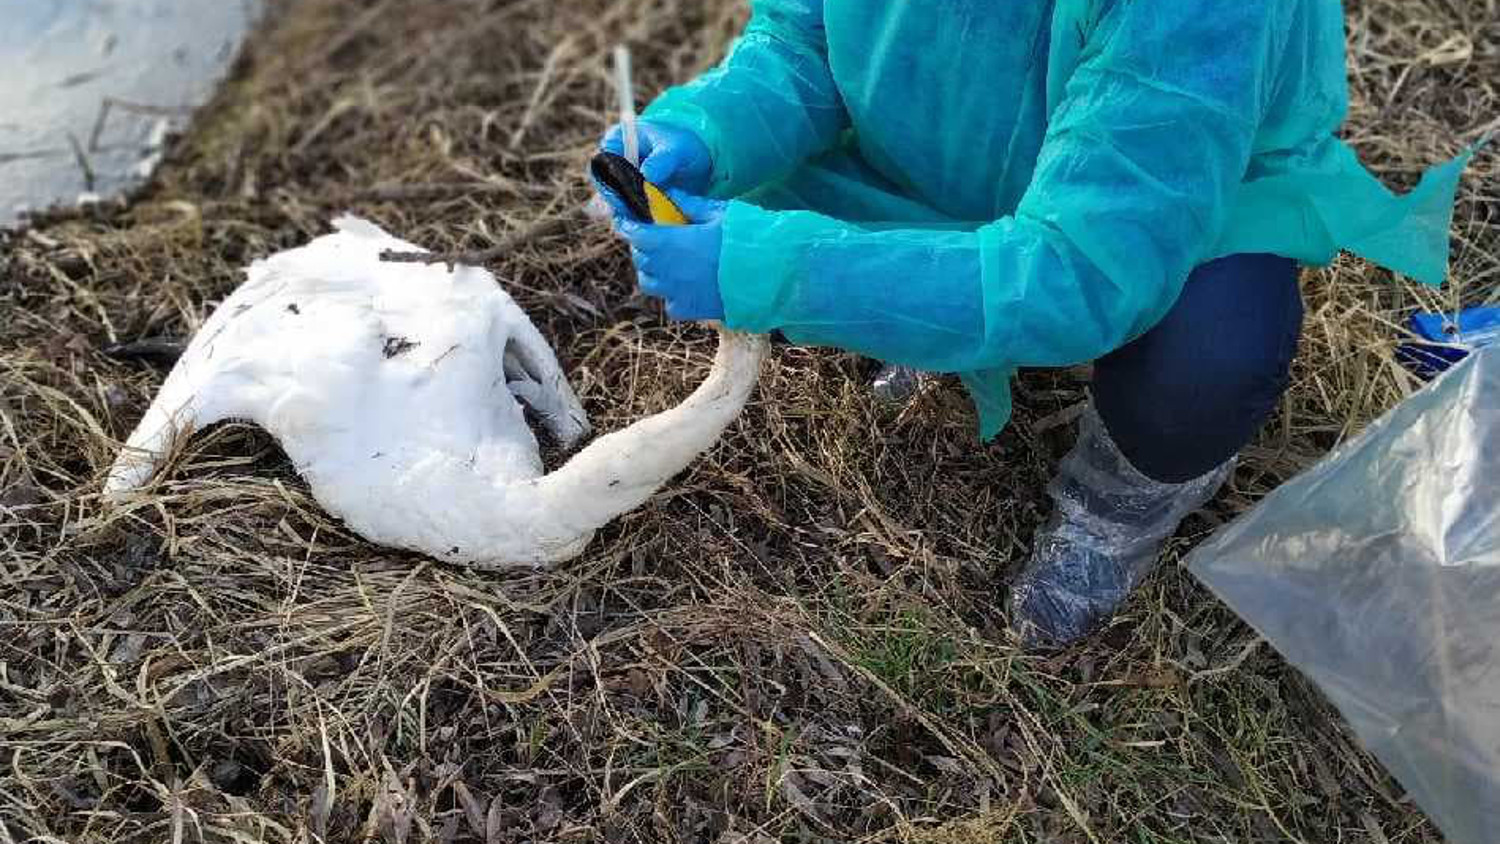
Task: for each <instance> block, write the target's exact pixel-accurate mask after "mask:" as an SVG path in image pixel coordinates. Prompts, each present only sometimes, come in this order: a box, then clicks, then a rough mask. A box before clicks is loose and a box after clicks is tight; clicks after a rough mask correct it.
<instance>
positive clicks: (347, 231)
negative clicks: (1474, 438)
mask: <svg viewBox="0 0 1500 844" xmlns="http://www.w3.org/2000/svg"><path fill="white" fill-rule="evenodd" d="M334 225H335V227H336V228H337V230H338V231H337V232H336V233H334V234H330V235H326V236H323V237H320V238H317V239H315V240H313V241H312V242H311V243H309V244H307V245H306V246H303V247H300V248H297V249H292V250H289V251H286V252H282V253H279V254H277V255H274V256H272V257H270V258H268V259H265V260H261V261H257V262H255V263H254V264H253V265H252V266H251V267H250V268H249V270H248V279H247V280H246V282H245V283H244V284H243V285H242V286H241V287H239V289H237V290H235V291H234V293H233V294H232V295H230V297H229V298H228V299H226V300H225V301H224V302H223V304H221V305H220V306H219V307H218V308H217V309H216V310H215V311H214V313H213V314H212V316H210V318H209V319H208V321H207V322H205V323H204V325H203V327H202V329H201V330H200V331H199V332H198V333H197V335H196V336H195V337H194V338H193V340H192V342H191V344H189V346H188V348H187V350H186V352H185V353H184V354H183V356H182V358H181V359H180V360H179V361H178V363H177V365H176V367H175V368H174V369H173V370H172V373H171V374H170V375H169V376H168V378H167V380H166V383H165V384H164V385H163V386H162V389H161V391H160V393H159V394H158V395H157V397H156V399H155V401H154V402H153V403H152V405H151V407H150V408H149V409H148V410H147V411H146V415H145V417H144V418H143V419H142V421H141V423H140V425H139V427H137V428H136V430H135V432H134V433H133V434H132V435H131V436H130V439H129V442H128V444H127V448H126V449H125V451H124V452H123V453H122V454H121V455H120V456H119V458H118V459H117V460H116V461H115V464H114V466H113V467H112V468H111V469H110V472H109V477H108V480H107V481H106V484H105V492H106V494H107V496H108V497H109V498H110V499H111V500H116V501H118V500H120V499H122V498H128V497H129V495H130V493H131V491H133V490H136V489H139V488H140V487H142V486H143V485H145V484H146V483H147V482H149V481H150V479H151V478H152V476H153V475H154V474H155V473H156V471H157V469H158V467H159V465H160V463H161V462H162V460H163V459H165V456H166V455H167V454H168V452H169V451H170V450H171V448H172V447H173V445H174V443H175V442H176V441H177V439H178V438H179V437H180V436H182V435H183V434H184V433H187V432H190V431H192V430H194V429H198V428H202V427H203V426H205V425H209V424H211V423H213V422H217V421H221V420H225V419H245V420H249V421H251V422H254V423H256V424H258V425H260V426H261V427H263V428H265V429H266V430H267V431H269V432H270V433H271V434H272V435H273V436H274V437H275V438H276V439H277V440H278V441H279V442H280V444H281V446H282V447H283V448H284V449H285V450H286V452H287V454H288V456H290V457H291V459H292V461H293V462H294V463H295V465H296V467H297V471H298V472H299V473H300V474H301V475H302V476H303V477H304V478H306V480H307V482H308V484H309V486H310V487H311V489H312V493H313V495H314V497H316V498H317V500H318V502H319V503H321V504H322V505H323V506H324V507H325V508H326V509H327V510H328V511H329V512H330V513H332V514H334V515H336V516H339V517H340V518H342V519H343V520H344V522H345V523H346V524H347V525H348V526H349V527H350V528H352V529H353V530H355V531H356V532H358V533H359V534H361V535H362V536H364V537H366V538H367V539H369V540H371V541H373V542H378V543H381V544H385V545H390V546H394V547H399V548H406V549H410V550H414V551H420V552H423V553H426V554H430V555H432V556H434V557H436V558H438V559H441V560H445V561H451V562H458V563H466V564H471V565H478V566H488V567H506V566H517V565H538V564H547V563H555V562H558V561H561V560H566V559H568V558H570V557H573V556H576V555H577V554H578V553H580V552H581V551H582V550H583V548H584V546H585V545H587V544H588V542H589V540H590V538H591V537H592V536H593V533H594V531H595V530H596V529H597V528H599V527H602V526H603V525H604V524H605V523H607V522H608V521H610V520H611V519H613V518H614V517H616V516H618V515H620V514H622V513H625V512H627V511H629V510H632V509H634V508H636V507H639V506H640V505H641V504H643V503H645V501H646V500H647V499H648V498H649V497H650V496H651V495H652V494H653V493H654V492H656V490H658V489H659V488H660V487H661V486H662V485H663V484H665V483H666V482H667V481H668V480H669V479H670V478H671V477H672V476H673V475H675V474H677V473H678V472H679V471H681V470H682V469H684V468H685V467H686V466H687V465H688V464H689V463H690V462H691V461H692V460H693V459H694V458H696V457H697V456H698V455H700V454H701V453H702V452H703V451H704V450H706V449H707V448H709V447H710V446H711V445H713V443H714V442H715V441H716V440H717V439H718V438H719V436H720V434H722V433H723V431H724V428H725V427H726V426H727V425H728V424H729V423H730V422H732V421H733V420H734V418H735V416H736V415H738V414H739V412H740V410H741V409H742V408H743V407H744V404H745V401H746V400H747V399H748V397H749V395H750V392H751V390H752V389H753V387H754V385H755V381H756V378H757V376H758V375H759V372H760V364H761V361H762V359H763V358H764V356H765V354H766V340H765V338H764V337H758V336H751V335H745V334H738V333H735V332H730V331H723V330H721V332H720V340H719V350H718V355H717V357H716V358H715V360H714V366H713V371H712V372H711V373H710V374H709V376H708V378H707V380H706V381H704V383H703V384H702V385H701V386H700V387H699V388H698V389H697V390H696V391H695V392H694V393H693V394H692V395H691V396H690V397H689V398H688V399H687V400H686V401H685V402H683V403H682V404H681V405H679V406H678V407H676V408H673V409H672V410H668V411H666V412H664V413H660V414H657V415H655V416H651V417H649V418H646V419H643V420H641V421H639V422H637V423H635V424H634V425H631V426H630V427H628V428H626V429H624V430H622V431H618V432H616V433H612V434H609V435H608V436H604V437H601V438H599V439H597V440H595V441H594V442H592V443H590V444H589V445H588V446H587V447H586V448H584V449H583V450H582V451H580V452H579V453H578V454H576V455H574V456H573V458H572V459H571V460H569V461H568V462H567V463H566V464H565V465H564V466H562V467H561V468H560V469H558V470H557V471H555V472H552V473H550V474H543V471H544V470H543V467H542V461H541V457H540V454H539V451H538V447H537V441H536V437H535V436H534V435H533V434H532V432H531V429H530V428H529V427H528V426H527V424H526V420H525V417H524V413H523V410H522V406H521V404H520V403H519V402H518V401H517V398H518V397H519V398H520V399H522V400H524V401H525V402H526V403H527V404H529V405H531V407H532V408H533V409H534V410H535V411H536V412H537V413H538V415H539V416H540V417H541V420H542V422H543V424H545V425H546V426H547V427H548V428H549V429H550V431H551V432H552V434H553V435H554V436H555V437H556V438H557V439H558V440H559V441H561V442H562V443H564V444H568V445H571V444H573V443H574V442H576V441H577V440H579V439H580V438H581V437H583V436H584V435H585V434H586V433H587V432H588V421H587V418H586V417H585V415H584V411H583V408H582V406H581V405H580V404H579V402H578V399H577V397H576V396H575V395H574V393H573V390H572V388H571V387H570V386H569V384H568V381H567V378H566V376H565V375H564V374H563V372H562V370H561V368H560V367H559V366H558V363H557V359H556V357H555V356H554V355H553V353H552V350H551V348H550V347H549V346H548V345H547V342H546V341H545V340H544V339H543V338H542V336H541V334H540V333H538V332H537V330H536V328H535V327H534V326H533V325H532V323H531V321H530V320H529V319H528V318H527V316H526V314H525V313H524V312H523V311H522V310H521V309H520V307H519V306H517V305H516V303H515V302H514V301H512V300H511V298H510V297H509V296H508V295H506V293H505V292H504V291H503V290H502V289H501V288H500V287H499V285H497V284H496V283H495V279H494V277H493V276H491V275H490V274H489V273H488V272H485V271H484V270H481V269H476V268H472V267H458V268H456V269H455V270H453V271H449V270H448V269H447V268H446V267H444V266H442V265H432V266H423V265H415V264H403V263H389V262H383V261H381V260H380V253H381V252H382V251H383V250H386V249H394V250H399V251H414V250H416V247H414V246H412V245H411V244H409V243H406V242H404V241H401V240H398V239H396V238H394V237H392V236H390V235H389V234H386V233H385V232H384V231H382V230H381V229H379V228H378V227H376V226H375V225H373V224H371V223H368V222H366V221H364V220H360V219H356V218H352V217H342V218H340V219H338V220H336V221H335V222H334Z"/></svg>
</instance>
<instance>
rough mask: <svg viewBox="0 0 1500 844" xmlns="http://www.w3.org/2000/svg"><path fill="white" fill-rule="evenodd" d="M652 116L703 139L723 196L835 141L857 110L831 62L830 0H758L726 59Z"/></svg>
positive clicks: (657, 105) (667, 97)
mask: <svg viewBox="0 0 1500 844" xmlns="http://www.w3.org/2000/svg"><path fill="white" fill-rule="evenodd" d="M644 117H645V118H647V119H649V120H654V121H658V122H662V123H670V124H673V125H676V126H680V127H682V128H685V129H689V130H691V131H692V132H694V133H695V134H697V135H698V137H700V138H702V139H703V142H704V143H705V144H706V145H707V146H708V148H709V150H710V152H711V154H712V156H713V162H714V170H713V183H712V185H711V187H710V189H709V192H710V195H712V196H714V197H717V198H721V199H726V198H729V197H731V196H737V195H739V194H741V193H744V192H745V191H747V190H749V189H751V188H753V187H755V186H756V185H759V184H762V183H765V182H767V181H770V180H772V179H775V178H777V177H778V176H783V175H785V174H787V173H789V172H791V171H792V170H793V169H795V168H796V167H797V165H799V164H801V163H802V162H803V161H806V160H807V159H808V158H810V157H812V156H813V155H816V154H817V153H819V152H822V151H823V150H826V149H829V148H831V147H832V146H834V144H836V143H837V142H838V140H839V136H840V133H841V132H842V131H843V130H844V129H846V128H847V127H848V125H849V116H848V114H847V113H846V112H845V110H844V106H843V101H842V100H841V99H840V98H839V93H838V88H837V86H836V85H835V84H834V80H833V72H832V71H831V70H830V69H829V67H828V50H827V44H826V41H825V39H824V34H823V0H755V2H754V3H753V12H752V14H751V18H750V23H749V24H748V25H747V26H746V27H745V31H744V33H743V34H742V35H741V37H740V38H739V40H738V41H737V42H735V45H734V47H733V48H732V49H731V50H730V51H729V55H728V56H727V57H726V58H725V59H724V61H723V62H722V63H720V64H719V66H718V67H716V68H714V69H713V70H711V71H709V72H708V73H705V74H703V75H702V76H700V77H699V78H698V79H696V80H694V81H692V82H690V83H688V84H686V85H681V86H678V87H675V88H672V89H669V90H668V91H666V92H665V93H664V94H662V96H661V97H659V98H657V100H656V101H655V102H653V103H652V104H651V106H650V107H649V108H647V109H646V111H645V114H644ZM731 128H732V129H733V131H731Z"/></svg>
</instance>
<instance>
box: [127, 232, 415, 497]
mask: <svg viewBox="0 0 1500 844" xmlns="http://www.w3.org/2000/svg"><path fill="white" fill-rule="evenodd" d="M335 225H336V227H337V228H338V229H339V231H338V232H337V233H335V234H331V235H325V236H324V237H321V238H318V239H316V240H314V241H313V242H311V243H309V244H307V245H305V246H302V247H299V248H297V249H291V250H286V251H283V252H279V253H277V254H275V255H272V256H270V257H269V258H264V259H261V260H258V261H255V262H254V263H252V264H251V265H250V267H249V268H248V269H247V270H246V279H245V281H244V282H243V283H242V284H241V285H240V286H239V287H237V288H236V289H235V290H234V292H233V293H231V294H230V295H229V297H228V298H226V299H225V300H224V301H223V302H222V303H221V304H220V305H219V306H218V307H216V308H215V309H214V311H213V313H211V314H210V315H209V317H208V319H207V320H206V321H204V323H203V326H202V327H201V328H200V329H199V330H198V331H197V333H195V334H194V336H193V339H192V341H191V342H190V343H189V344H188V346H187V349H186V350H184V351H183V353H182V355H181V357H179V358H178V360H177V363H176V364H175V365H174V366H173V368H172V371H171V373H169V374H168V376H167V379H166V381H165V382H164V383H163V384H162V387H161V389H160V390H158V391H157V394H156V397H155V398H154V399H153V400H152V402H151V406H150V407H149V408H147V410H146V413H145V415H144V416H143V417H142V418H141V421H140V423H139V424H138V425H137V426H136V428H135V430H134V431H133V432H132V433H131V435H130V437H129V439H128V440H127V441H126V445H125V449H124V450H123V451H122V452H121V453H120V455H119V456H118V457H117V458H116V460H115V462H114V464H113V465H112V466H111V467H110V470H109V474H108V477H107V479H106V480H105V485H104V492H105V494H106V495H108V496H117V495H119V494H122V493H127V492H130V491H132V490H136V489H139V488H140V487H142V486H145V485H146V484H147V483H148V482H149V481H150V480H151V478H152V477H153V476H154V475H155V474H156V472H157V470H158V469H159V468H160V467H161V464H162V463H163V462H164V461H165V460H166V459H167V457H168V455H169V454H170V453H171V451H172V449H173V448H175V447H176V446H177V445H178V444H179V443H180V442H181V441H182V439H183V438H184V437H185V436H186V435H188V434H191V433H192V432H193V431H196V430H200V429H202V428H205V427H207V426H209V425H212V424H213V423H215V422H221V421H224V420H226V419H251V420H253V421H256V422H261V423H262V424H264V423H265V421H266V417H267V415H268V413H274V414H275V415H277V416H283V415H286V413H285V408H287V407H290V406H291V405H294V404H296V402H289V401H284V400H282V399H285V398H286V396H283V395H281V393H286V392H289V391H288V390H286V389H285V388H287V387H288V386H289V385H290V386H295V381H296V379H295V378H289V377H288V376H289V375H291V374H293V373H295V372H298V371H305V369H306V366H305V364H306V361H307V360H308V359H309V358H317V357H320V356H322V355H323V354H325V353H326V351H327V349H328V346H329V344H330V342H332V343H335V344H336V343H339V342H340V341H341V339H342V338H340V337H338V336H330V335H331V334H332V335H338V334H341V333H343V332H340V331H333V332H330V330H329V329H330V326H329V325H328V324H327V322H320V321H319V316H318V314H317V313H316V311H317V310H318V305H319V304H325V305H326V304H332V305H335V306H337V307H339V310H340V311H341V312H343V313H345V314H347V313H350V312H351V311H350V309H349V308H348V307H347V305H349V304H351V303H355V304H357V303H358V302H359V301H360V300H361V299H362V298H363V299H368V296H369V293H368V290H366V289H365V287H366V284H365V282H364V281H363V280H362V279H360V278H359V277H358V273H357V272H355V273H353V274H351V270H353V269H355V268H356V267H357V263H356V262H351V261H349V260H348V259H349V257H350V256H351V255H358V254H361V253H368V252H371V251H372V250H378V249H382V248H392V249H410V248H414V247H411V245H410V244H407V243H404V242H403V241H400V240H397V239H395V238H393V237H391V236H390V235H387V234H385V233H384V232H382V231H381V230H380V229H379V228H377V227H375V226H374V225H372V224H370V223H367V222H365V221H363V220H360V219H358V218H354V217H341V218H339V219H338V220H337V221H335ZM332 327H333V328H340V326H332ZM349 327H350V326H342V328H349ZM278 408H280V409H281V410H278ZM313 414H314V415H316V411H313Z"/></svg>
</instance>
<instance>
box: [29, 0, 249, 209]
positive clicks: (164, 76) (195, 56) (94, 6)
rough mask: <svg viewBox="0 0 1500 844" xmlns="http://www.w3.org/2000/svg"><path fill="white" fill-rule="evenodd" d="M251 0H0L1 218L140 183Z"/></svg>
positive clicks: (238, 32)
mask: <svg viewBox="0 0 1500 844" xmlns="http://www.w3.org/2000/svg"><path fill="white" fill-rule="evenodd" d="M260 9H261V3H260V2H259V0H0V15H3V16H4V23H3V25H0V68H4V72H3V73H0V226H8V225H12V224H14V223H15V222H16V221H17V219H18V218H19V216H20V215H21V214H22V213H24V212H25V211H27V210H37V209H42V208H46V207H49V206H53V205H59V204H61V205H70V204H73V203H76V202H79V201H86V200H87V199H89V198H91V197H108V196H112V195H116V194H119V193H120V192H122V191H126V190H129V189H131V188H133V187H136V186H138V185H139V184H140V183H141V182H142V181H144V180H145V179H146V178H147V177H148V176H149V175H150V174H151V171H152V170H153V169H154V168H155V166H156V164H157V162H158V161H159V160H160V158H161V153H162V146H163V143H164V141H165V140H166V138H167V136H168V135H169V134H171V133H172V132H174V131H180V130H181V129H182V128H183V127H184V126H186V124H187V121H188V119H189V118H190V117H191V116H192V112H193V109H194V108H195V107H196V106H199V105H201V104H202V103H204V102H205V101H206V100H207V99H208V98H209V97H210V96H211V95H212V94H213V91H214V88H215V86H217V85H218V83H219V82H220V81H221V80H222V79H223V77H224V74H225V72H226V71H227V70H228V68H229V65H230V63H231V62H232V61H233V60H234V56H235V54H236V52H237V51H238V49H239V45H240V42H241V41H242V40H243V39H244V37H245V35H246V33H247V32H248V31H249V29H250V27H251V25H252V24H253V22H254V21H255V19H256V17H257V15H258V14H259V12H260Z"/></svg>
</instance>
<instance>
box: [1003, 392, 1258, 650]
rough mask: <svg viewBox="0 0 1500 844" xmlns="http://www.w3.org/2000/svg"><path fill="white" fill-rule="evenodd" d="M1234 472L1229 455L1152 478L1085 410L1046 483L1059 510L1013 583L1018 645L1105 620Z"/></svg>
mask: <svg viewBox="0 0 1500 844" xmlns="http://www.w3.org/2000/svg"><path fill="white" fill-rule="evenodd" d="M1233 469H1234V460H1230V461H1229V462H1227V463H1225V464H1224V465H1222V466H1219V467H1218V468H1216V469H1213V470H1212V471H1210V472H1208V473H1207V474H1205V475H1202V476H1201V477H1198V478H1194V479H1192V480H1190V481H1187V482H1185V483H1175V484H1174V483H1162V482H1160V481H1156V480H1153V479H1151V478H1149V477H1147V476H1146V475H1144V474H1142V473H1141V472H1140V471H1139V470H1137V469H1136V468H1135V467H1134V466H1132V465H1131V464H1130V461H1129V460H1127V459H1126V457H1125V455H1124V454H1123V453H1122V452H1121V451H1120V449H1119V447H1118V446H1117V445H1116V444H1115V442H1114V440H1113V439H1111V438H1110V435H1109V432H1108V431H1107V430H1105V428H1104V423H1103V421H1102V420H1101V419H1100V418H1099V415H1098V413H1097V412H1095V411H1094V408H1093V407H1092V406H1090V407H1089V409H1088V412H1086V413H1085V414H1084V416H1083V420H1082V423H1081V425H1080V429H1079V434H1078V442H1077V444H1076V445H1074V447H1073V450H1072V451H1071V452H1069V454H1068V456H1067V457H1065V458H1064V459H1063V461H1062V464H1061V466H1060V467H1059V468H1058V473H1057V477H1056V478H1054V479H1053V481H1052V483H1051V485H1050V486H1049V488H1048V494H1049V495H1050V496H1051V497H1052V499H1053V501H1054V502H1055V507H1056V509H1055V511H1054V512H1053V514H1052V518H1051V520H1050V521H1049V522H1048V524H1047V526H1046V527H1045V528H1043V529H1042V530H1041V531H1040V532H1039V533H1038V534H1037V538H1036V541H1035V544H1034V547H1033V550H1032V555H1031V560H1030V562H1029V563H1028V564H1027V566H1026V569H1025V571H1023V572H1022V573H1021V575H1020V577H1019V578H1018V579H1017V580H1016V582H1015V584H1014V585H1013V586H1012V588H1011V598H1010V623H1011V626H1012V628H1013V629H1015V630H1016V631H1017V632H1018V633H1019V634H1020V635H1021V639H1022V642H1023V643H1024V644H1025V645H1026V646H1027V647H1046V646H1057V645H1064V644H1067V643H1069V642H1072V641H1075V640H1077V639H1079V638H1082V637H1083V636H1086V635H1088V634H1090V633H1092V632H1094V631H1095V630H1097V629H1099V628H1100V627H1101V626H1103V625H1104V623H1106V622H1107V621H1108V620H1109V619H1110V617H1112V616H1113V615H1114V613H1115V610H1116V609H1118V608H1119V606H1120V604H1122V603H1124V601H1125V599H1126V598H1127V597H1128V596H1129V595H1130V593H1131V591H1132V590H1134V589H1135V587H1136V586H1137V585H1139V584H1140V582H1141V581H1142V580H1143V579H1145V577H1146V576H1147V575H1148V574H1150V573H1151V571H1152V570H1153V569H1155V568H1156V564H1157V560H1158V558H1159V556H1160V553H1161V550H1162V546H1163V545H1165V544H1166V541H1167V539H1168V538H1170V537H1171V536H1172V534H1173V533H1175V532H1176V531H1177V527H1178V525H1180V524H1181V523H1182V520H1183V519H1184V518H1186V517H1187V516H1188V515H1189V514H1190V513H1192V512H1194V511H1195V510H1197V509H1199V508H1200V507H1202V506H1203V505H1204V504H1205V503H1207V502H1208V500H1209V499H1210V498H1212V497H1213V496H1214V494H1215V493H1217V492H1218V491H1219V488H1220V487H1221V486H1223V484H1224V481H1225V480H1226V479H1227V478H1228V477H1229V475H1230V473H1231V472H1232V471H1233Z"/></svg>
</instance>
